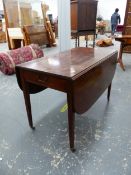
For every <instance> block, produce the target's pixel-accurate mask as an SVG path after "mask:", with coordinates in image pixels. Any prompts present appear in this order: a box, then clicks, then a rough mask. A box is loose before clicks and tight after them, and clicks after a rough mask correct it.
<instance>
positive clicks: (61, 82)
mask: <svg viewBox="0 0 131 175" xmlns="http://www.w3.org/2000/svg"><path fill="white" fill-rule="evenodd" d="M23 71H24V72H23V73H22V75H24V76H23V77H24V79H25V80H26V81H27V82H30V83H33V84H37V85H40V86H44V87H48V88H52V89H56V90H60V91H63V92H67V88H68V80H66V79H62V78H61V77H58V76H55V75H53V76H52V75H49V74H46V73H45V74H43V73H35V72H31V71H30V72H29V71H26V70H23Z"/></svg>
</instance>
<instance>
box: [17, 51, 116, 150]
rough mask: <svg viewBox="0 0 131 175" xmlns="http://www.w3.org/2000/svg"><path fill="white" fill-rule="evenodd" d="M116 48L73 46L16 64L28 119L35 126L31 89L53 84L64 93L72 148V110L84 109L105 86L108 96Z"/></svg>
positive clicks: (98, 95)
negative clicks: (67, 49) (57, 52)
mask: <svg viewBox="0 0 131 175" xmlns="http://www.w3.org/2000/svg"><path fill="white" fill-rule="evenodd" d="M116 61H117V51H115V50H111V49H109V50H108V49H103V48H100V49H93V48H74V49H71V50H69V51H65V52H61V53H59V54H56V55H52V56H50V57H44V58H40V59H37V60H33V61H30V62H27V63H23V64H21V65H18V66H16V76H17V80H18V84H19V86H20V88H21V89H22V90H23V94H24V98H25V104H26V109H27V115H28V121H29V125H30V127H31V128H34V126H33V121H32V113H31V103H30V93H37V92H39V91H41V90H43V89H45V88H52V89H56V90H58V91H62V92H65V93H66V94H67V102H68V125H69V141H70V148H71V150H72V151H73V150H74V126H75V123H74V122H75V113H78V114H82V113H84V112H86V111H87V110H88V109H89V108H90V107H91V106H92V105H93V104H94V103H95V102H96V100H97V99H98V98H99V97H100V96H101V94H102V93H103V92H104V91H105V90H106V89H107V88H108V96H107V97H108V100H109V97H110V90H111V83H112V79H113V77H114V73H115V68H116Z"/></svg>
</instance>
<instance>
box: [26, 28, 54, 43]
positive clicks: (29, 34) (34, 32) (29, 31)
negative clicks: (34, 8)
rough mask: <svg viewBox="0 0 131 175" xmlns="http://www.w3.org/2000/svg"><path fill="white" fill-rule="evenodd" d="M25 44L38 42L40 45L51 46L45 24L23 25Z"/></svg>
mask: <svg viewBox="0 0 131 175" xmlns="http://www.w3.org/2000/svg"><path fill="white" fill-rule="evenodd" d="M23 32H24V38H25V44H26V45H29V44H32V43H33V44H38V45H39V46H43V45H46V46H51V43H50V40H49V36H48V32H47V30H46V29H45V27H44V25H25V26H23Z"/></svg>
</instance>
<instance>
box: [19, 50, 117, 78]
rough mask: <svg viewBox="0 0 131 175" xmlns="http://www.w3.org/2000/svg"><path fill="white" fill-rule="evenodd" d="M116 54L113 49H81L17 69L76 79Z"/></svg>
mask: <svg viewBox="0 0 131 175" xmlns="http://www.w3.org/2000/svg"><path fill="white" fill-rule="evenodd" d="M115 53H117V51H116V50H114V49H112V48H111V49H107V48H106V49H105V48H95V49H94V48H84V47H79V48H73V49H71V50H68V51H65V52H61V53H58V54H54V55H51V56H45V57H42V58H39V59H37V60H33V61H29V62H26V63H22V64H20V65H17V67H19V68H22V69H26V70H27V69H28V70H31V71H38V72H43V73H47V74H53V75H57V76H62V77H65V78H71V79H75V78H77V77H79V76H81V75H82V74H84V73H85V72H87V71H89V70H90V69H92V68H93V67H95V66H97V65H99V64H100V63H101V62H103V61H105V60H106V59H108V58H109V57H111V56H112V55H113V54H115Z"/></svg>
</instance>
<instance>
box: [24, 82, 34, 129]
mask: <svg viewBox="0 0 131 175" xmlns="http://www.w3.org/2000/svg"><path fill="white" fill-rule="evenodd" d="M22 88H23V94H24V99H25V106H26V111H27V117H28V122H29V126H30V127H31V129H35V127H34V126H33V120H32V112H31V102H30V93H29V83H27V82H26V81H22Z"/></svg>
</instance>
